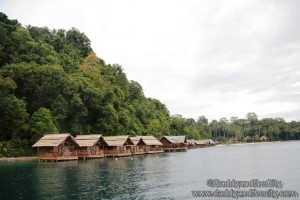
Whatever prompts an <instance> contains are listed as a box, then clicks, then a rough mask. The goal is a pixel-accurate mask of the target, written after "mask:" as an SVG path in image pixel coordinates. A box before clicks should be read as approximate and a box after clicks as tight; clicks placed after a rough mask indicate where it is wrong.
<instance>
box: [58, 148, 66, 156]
mask: <svg viewBox="0 0 300 200" xmlns="http://www.w3.org/2000/svg"><path fill="white" fill-rule="evenodd" d="M64 152H65V149H64V147H63V146H59V147H58V155H59V156H62V155H63V154H64Z"/></svg>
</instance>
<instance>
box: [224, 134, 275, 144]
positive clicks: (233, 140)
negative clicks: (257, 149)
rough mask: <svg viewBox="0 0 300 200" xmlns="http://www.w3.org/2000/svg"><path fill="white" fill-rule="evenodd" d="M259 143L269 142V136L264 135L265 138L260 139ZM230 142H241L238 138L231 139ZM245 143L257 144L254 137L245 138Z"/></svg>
mask: <svg viewBox="0 0 300 200" xmlns="http://www.w3.org/2000/svg"><path fill="white" fill-rule="evenodd" d="M258 141H259V142H269V141H270V139H269V138H268V137H267V136H265V135H263V136H261V137H260V138H259V139H258ZM229 142H231V143H239V142H240V141H239V140H238V138H237V137H231V138H230V139H229ZM243 142H246V143H253V142H256V140H255V138H254V137H251V136H247V137H245V138H244V139H243Z"/></svg>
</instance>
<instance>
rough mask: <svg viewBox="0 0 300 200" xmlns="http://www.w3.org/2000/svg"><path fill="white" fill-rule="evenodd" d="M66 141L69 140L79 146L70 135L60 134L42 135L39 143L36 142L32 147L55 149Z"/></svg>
mask: <svg viewBox="0 0 300 200" xmlns="http://www.w3.org/2000/svg"><path fill="white" fill-rule="evenodd" d="M67 139H70V140H71V141H73V142H74V143H75V144H76V145H78V146H79V144H78V143H77V142H76V141H75V140H74V138H73V136H72V135H71V134H69V133H62V134H48V135H44V137H42V138H41V139H40V140H39V141H37V142H36V143H35V144H34V145H33V146H32V147H57V146H59V145H60V144H61V143H63V142H64V141H66V140H67Z"/></svg>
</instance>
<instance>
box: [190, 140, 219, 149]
mask: <svg viewBox="0 0 300 200" xmlns="http://www.w3.org/2000/svg"><path fill="white" fill-rule="evenodd" d="M195 144H196V147H198V148H202V147H211V146H215V145H217V142H215V141H213V140H212V139H205V140H196V141H195Z"/></svg>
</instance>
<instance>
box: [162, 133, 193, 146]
mask: <svg viewBox="0 0 300 200" xmlns="http://www.w3.org/2000/svg"><path fill="white" fill-rule="evenodd" d="M163 138H166V140H168V141H169V142H170V143H172V144H185V143H187V141H186V137H185V136H184V135H182V136H163V137H162V138H161V139H160V141H161V140H162V139H163Z"/></svg>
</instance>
